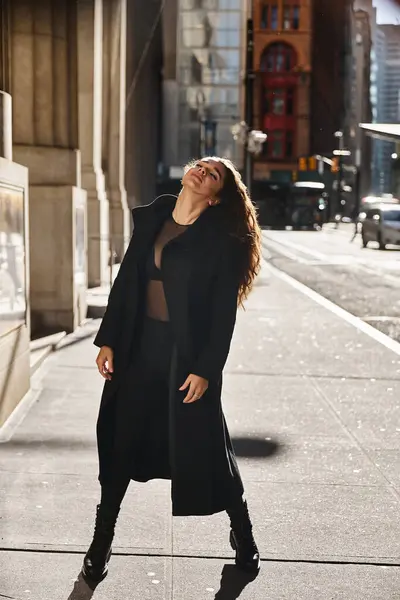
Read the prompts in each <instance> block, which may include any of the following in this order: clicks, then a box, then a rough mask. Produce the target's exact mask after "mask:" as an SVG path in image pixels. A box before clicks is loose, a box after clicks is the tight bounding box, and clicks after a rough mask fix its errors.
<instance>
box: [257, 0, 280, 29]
mask: <svg viewBox="0 0 400 600" xmlns="http://www.w3.org/2000/svg"><path fill="white" fill-rule="evenodd" d="M260 28H261V29H273V30H277V29H278V4H277V3H276V2H274V3H273V4H272V3H271V2H263V4H262V5H261V20H260Z"/></svg>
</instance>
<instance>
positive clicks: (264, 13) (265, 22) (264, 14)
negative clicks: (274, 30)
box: [260, 4, 269, 29]
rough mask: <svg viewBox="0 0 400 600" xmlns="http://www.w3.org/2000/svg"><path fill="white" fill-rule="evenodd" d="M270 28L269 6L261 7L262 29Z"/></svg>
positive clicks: (263, 5)
mask: <svg viewBox="0 0 400 600" xmlns="http://www.w3.org/2000/svg"><path fill="white" fill-rule="evenodd" d="M268 26H269V4H262V5H261V21H260V27H261V29H268Z"/></svg>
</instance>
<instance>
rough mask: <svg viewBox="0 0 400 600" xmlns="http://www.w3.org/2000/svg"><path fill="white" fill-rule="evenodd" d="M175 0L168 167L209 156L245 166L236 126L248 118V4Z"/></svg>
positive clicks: (166, 145) (168, 93)
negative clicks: (234, 132) (245, 84)
mask: <svg viewBox="0 0 400 600" xmlns="http://www.w3.org/2000/svg"><path fill="white" fill-rule="evenodd" d="M175 1H176V3H177V9H178V10H177V19H178V21H177V25H178V26H177V31H176V54H175V60H176V68H175V69H170V71H171V73H172V71H174V73H173V74H171V75H168V78H169V81H168V84H167V85H164V105H165V106H166V107H168V118H167V119H165V123H164V138H165V139H164V149H165V151H164V156H163V162H164V166H165V167H167V168H168V167H169V168H170V169H171V167H176V166H179V165H183V164H184V163H185V162H187V161H188V160H189V159H191V158H196V157H198V156H199V154H203V153H207V154H208V153H210V152H211V153H216V154H218V155H223V156H226V157H229V158H231V159H232V160H234V161H235V162H236V163H239V166H240V160H241V149H240V148H238V146H237V145H236V143H235V141H234V139H233V135H232V132H231V127H232V125H234V124H235V123H237V122H238V121H240V120H241V119H242V115H243V93H242V90H243V69H244V53H243V50H244V42H245V35H246V28H245V18H246V12H245V11H246V3H245V2H243V1H242V0H175ZM166 35H168V36H169V35H171V32H166Z"/></svg>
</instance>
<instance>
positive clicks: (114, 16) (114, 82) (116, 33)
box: [103, 0, 131, 261]
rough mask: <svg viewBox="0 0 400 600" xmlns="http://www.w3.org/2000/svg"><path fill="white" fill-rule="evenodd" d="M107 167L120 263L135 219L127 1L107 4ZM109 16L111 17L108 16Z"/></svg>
mask: <svg viewBox="0 0 400 600" xmlns="http://www.w3.org/2000/svg"><path fill="white" fill-rule="evenodd" d="M104 10H105V17H104V23H105V24H106V23H107V27H104V38H103V41H104V53H103V57H104V72H103V73H104V85H103V98H104V99H105V104H107V108H106V107H105V112H104V115H103V124H104V131H105V137H104V143H103V157H104V158H103V164H104V165H106V167H105V175H106V188H107V196H108V199H109V205H110V235H111V249H112V252H113V253H115V254H116V258H115V260H116V261H120V260H121V259H122V257H123V255H124V252H125V250H126V247H127V244H128V242H129V237H130V229H131V218H130V213H129V209H128V204H127V198H126V188H125V126H126V118H125V107H126V101H125V100H126V99H125V95H126V76H125V72H126V11H127V6H126V0H109V2H107V3H105V5H104ZM106 15H107V16H106Z"/></svg>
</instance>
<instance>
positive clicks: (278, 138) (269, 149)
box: [263, 129, 294, 160]
mask: <svg viewBox="0 0 400 600" xmlns="http://www.w3.org/2000/svg"><path fill="white" fill-rule="evenodd" d="M293 140H294V135H293V131H292V130H290V129H289V130H284V129H272V130H270V131H268V139H267V142H266V143H265V144H264V147H263V155H264V157H265V158H269V159H270V160H285V159H286V160H290V159H293V150H294V143H293Z"/></svg>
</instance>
